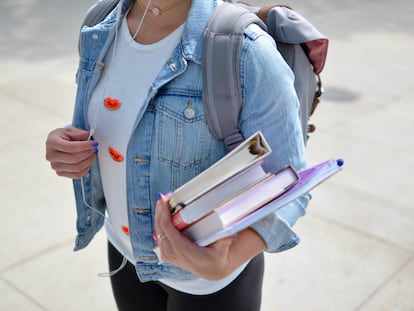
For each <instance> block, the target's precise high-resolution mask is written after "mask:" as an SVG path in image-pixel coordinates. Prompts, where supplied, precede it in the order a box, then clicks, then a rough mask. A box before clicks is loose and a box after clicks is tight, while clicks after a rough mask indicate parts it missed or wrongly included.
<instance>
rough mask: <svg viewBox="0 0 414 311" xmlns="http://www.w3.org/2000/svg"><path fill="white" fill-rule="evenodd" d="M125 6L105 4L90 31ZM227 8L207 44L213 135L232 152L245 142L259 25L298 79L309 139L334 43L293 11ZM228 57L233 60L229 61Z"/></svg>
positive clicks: (94, 13)
mask: <svg viewBox="0 0 414 311" xmlns="http://www.w3.org/2000/svg"><path fill="white" fill-rule="evenodd" d="M118 2H119V0H101V1H99V2H97V3H96V4H95V5H94V6H93V7H92V8H91V9H90V10H89V11H88V13H87V15H86V17H85V20H84V23H83V24H84V25H87V26H93V25H95V24H97V23H99V22H100V21H102V20H103V19H104V18H105V16H106V15H107V14H108V13H109V12H110V11H112V10H113V9H114V7H115V6H116V5H117V4H118ZM226 2H232V3H223V4H222V5H220V6H219V7H218V8H217V9H216V10H215V12H214V13H213V16H212V17H211V18H210V20H209V22H208V25H207V27H206V30H205V33H204V43H203V57H202V70H203V103H204V109H205V113H206V117H207V122H208V125H209V129H210V131H211V133H212V134H213V136H214V137H215V138H217V139H220V140H224V142H225V144H226V146H227V148H228V149H229V150H231V149H233V148H234V147H235V146H237V145H238V144H239V143H240V142H242V141H243V140H244V138H243V136H242V135H241V133H240V130H239V126H238V124H239V114H240V109H241V106H242V91H241V84H240V80H239V77H240V75H239V57H240V48H241V43H242V41H243V35H244V30H245V28H246V27H247V26H249V25H250V24H252V23H255V24H257V25H259V26H260V27H262V28H263V29H264V30H266V31H267V32H268V33H269V34H270V35H271V36H272V37H273V38H274V40H275V41H276V44H277V49H278V50H279V52H280V54H281V55H282V56H283V58H284V59H285V61H286V62H287V64H288V65H289V66H290V67H291V68H292V70H293V73H294V75H295V89H296V93H297V95H298V98H299V102H300V110H299V116H300V120H301V124H302V132H303V139H304V141H305V143H306V141H307V139H308V133H310V132H313V131H314V129H315V127H314V125H312V124H310V123H309V117H310V116H311V115H312V114H313V112H314V110H315V108H316V106H317V105H318V103H319V97H320V96H321V94H322V84H321V80H320V76H319V74H320V73H321V71H322V69H323V67H324V65H325V60H326V55H327V49H328V39H327V38H326V37H325V36H324V35H322V34H321V33H320V32H319V31H318V30H317V29H316V28H315V27H314V26H313V25H312V24H311V23H310V22H309V21H307V20H306V19H305V18H304V17H302V16H301V15H299V14H298V13H297V12H295V11H293V10H292V9H290V8H289V7H287V6H282V5H268V6H263V7H253V6H248V5H245V4H239V3H233V2H234V1H226ZM223 55H227V56H226V57H225V58H223Z"/></svg>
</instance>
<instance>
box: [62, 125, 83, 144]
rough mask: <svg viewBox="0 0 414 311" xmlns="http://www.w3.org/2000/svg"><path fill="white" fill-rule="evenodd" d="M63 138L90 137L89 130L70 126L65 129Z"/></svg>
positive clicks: (75, 139)
mask: <svg viewBox="0 0 414 311" xmlns="http://www.w3.org/2000/svg"><path fill="white" fill-rule="evenodd" d="M64 136H65V137H63V138H65V139H67V140H71V141H82V140H86V139H88V138H89V131H85V130H82V129H79V128H76V127H73V126H72V127H68V128H66V129H65V131H64Z"/></svg>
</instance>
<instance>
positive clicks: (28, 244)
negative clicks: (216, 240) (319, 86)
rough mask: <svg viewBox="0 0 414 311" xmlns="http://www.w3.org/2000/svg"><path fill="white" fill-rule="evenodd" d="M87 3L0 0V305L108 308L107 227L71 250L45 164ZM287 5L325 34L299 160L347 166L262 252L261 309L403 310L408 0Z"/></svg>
mask: <svg viewBox="0 0 414 311" xmlns="http://www.w3.org/2000/svg"><path fill="white" fill-rule="evenodd" d="M92 2H93V1H91V0H87V1H85V0H84V1H82V0H72V1H63V0H53V1H52V0H42V1H40V0H2V1H1V2H0V29H1V32H0V56H1V57H0V73H1V75H0V100H1V102H2V104H1V105H0V123H1V124H2V127H3V135H1V136H0V143H1V144H2V145H3V149H4V152H3V153H2V154H1V155H0V170H1V171H2V172H3V178H2V179H1V180H0V217H1V219H2V220H3V223H2V226H1V229H0V234H1V243H2V247H1V248H0V292H1V293H2V294H1V298H0V310H18V311H25V310H30V311H36V310H50V311H55V310H63V311H66V310H67V311H71V310H77V311H78V310H99V311H100V310H115V309H116V308H115V305H114V301H113V298H112V293H111V289H110V284H109V280H108V279H106V278H100V277H98V276H97V274H98V273H100V272H106V271H107V263H106V245H105V235H104V232H102V233H100V234H99V235H98V237H97V239H96V240H95V241H94V242H93V243H92V244H91V246H90V247H88V248H87V249H86V250H83V251H80V252H77V253H73V252H72V248H73V241H74V237H75V208H74V199H73V197H72V190H71V182H70V181H69V180H67V179H64V178H59V177H57V176H56V175H55V174H54V173H53V172H52V170H51V169H50V167H49V164H48V163H47V162H46V161H45V159H44V153H45V146H44V142H45V139H46V136H47V134H48V132H49V131H50V130H52V129H54V128H56V127H60V126H64V125H66V124H68V123H69V122H70V120H71V116H72V106H73V102H74V97H75V95H74V93H75V82H74V80H75V71H76V66H77V46H76V45H77V33H78V29H79V25H80V24H81V21H82V17H83V14H84V12H85V11H86V9H87V8H88V7H89V6H90V5H91V3H92ZM250 2H251V3H257V4H259V3H269V2H271V1H269V0H265V1H250ZM284 3H287V4H289V5H291V6H292V7H294V8H295V9H297V10H298V11H299V12H300V13H302V14H303V15H304V16H306V17H307V18H308V19H309V20H310V21H312V22H313V23H314V24H316V25H318V28H319V29H320V30H321V31H322V32H323V33H325V34H326V35H327V36H328V37H329V38H330V50H329V55H328V61H327V65H326V67H325V70H324V72H323V75H322V78H323V82H324V86H325V91H326V92H325V94H324V97H323V99H322V103H321V105H320V107H319V108H318V110H317V113H316V115H315V116H314V118H313V121H314V123H315V124H316V126H317V131H316V133H315V135H314V136H313V137H311V138H310V141H309V144H308V153H309V162H310V164H313V163H317V162H320V161H322V160H325V159H327V158H331V157H337V156H339V157H343V158H344V159H345V166H344V170H343V172H341V173H340V174H338V175H337V176H335V177H334V178H333V179H332V180H331V181H329V182H328V183H326V184H324V185H322V186H321V187H320V188H318V189H317V190H315V191H314V192H313V197H314V198H313V200H312V202H311V205H310V207H309V210H308V215H307V216H306V217H304V218H303V219H301V220H300V221H299V223H298V224H297V226H296V227H295V228H296V231H297V233H298V234H299V235H300V236H301V238H302V242H301V244H300V245H299V246H298V247H296V248H294V249H292V250H290V251H287V252H284V253H281V254H275V255H267V256H266V258H267V262H266V270H267V271H266V277H265V288H264V297H263V311H302V310H303V311H308V310H312V311H331V310H335V311H342V310H344V311H348V310H363V311H371V310H374V311H376V310H379V311H386V310H393V311H394V310H397V311H414V204H413V200H412V199H410V197H411V195H412V194H413V193H411V191H413V192H414V182H413V179H412V175H413V173H414V139H413V134H414V103H413V97H414V79H413V72H414V66H413V64H414V62H413V55H414V27H413V16H414V5H413V2H412V0H395V1H375V2H373V1H351V0H349V1H339V0H331V1H321V0H307V1H298V0H295V1H288V2H286V1H285V2H284Z"/></svg>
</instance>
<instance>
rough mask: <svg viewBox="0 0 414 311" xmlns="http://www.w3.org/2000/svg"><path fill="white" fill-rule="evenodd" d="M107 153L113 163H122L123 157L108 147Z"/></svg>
mask: <svg viewBox="0 0 414 311" xmlns="http://www.w3.org/2000/svg"><path fill="white" fill-rule="evenodd" d="M108 151H109V154H110V155H111V157H112V159H113V160H114V161H116V162H122V161H123V160H124V156H123V155H122V154H121V153H119V152H118V151H116V150H115V149H114V148H112V147H109V148H108Z"/></svg>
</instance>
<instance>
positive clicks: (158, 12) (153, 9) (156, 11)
mask: <svg viewBox="0 0 414 311" xmlns="http://www.w3.org/2000/svg"><path fill="white" fill-rule="evenodd" d="M151 12H152V14H154V15H155V16H160V14H161V10H160V9H159V8H157V7H153V8H152V9H151Z"/></svg>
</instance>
